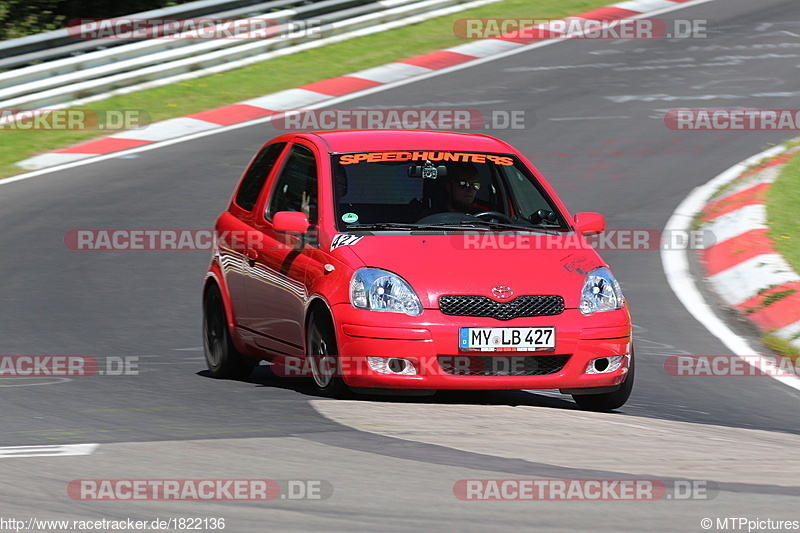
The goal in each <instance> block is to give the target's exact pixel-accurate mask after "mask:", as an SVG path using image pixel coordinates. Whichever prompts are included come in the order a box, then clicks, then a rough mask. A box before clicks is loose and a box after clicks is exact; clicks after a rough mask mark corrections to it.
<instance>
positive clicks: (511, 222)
mask: <svg viewBox="0 0 800 533" xmlns="http://www.w3.org/2000/svg"><path fill="white" fill-rule="evenodd" d="M332 175H333V178H334V180H333V181H334V186H335V195H334V198H335V202H336V221H337V228H338V229H339V231H348V232H352V231H359V230H364V231H376V230H378V231H379V230H392V229H394V230H404V229H411V230H413V229H423V228H430V227H435V228H439V229H442V228H443V229H449V228H454V229H458V228H465V229H472V228H484V227H485V228H489V229H492V228H509V227H510V228H514V229H528V230H532V231H533V230H545V229H546V230H561V231H564V230H567V229H568V226H567V225H566V224H565V222H564V219H563V217H562V215H561V213H560V212H558V210H557V209H556V207H555V206H554V204H553V202H552V201H551V200H550V199H549V197H548V196H547V195H546V193H545V192H544V190H543V189H542V188H541V186H540V185H539V184H538V183H537V181H536V178H535V177H534V176H533V175H531V173H530V172H529V171H528V169H527V168H526V167H525V166H524V165H523V164H522V163H521V162H520V161H518V160H517V159H516V158H515V157H514V156H512V155H508V154H479V153H472V152H431V151H424V152H410V151H403V152H388V151H387V152H370V153H355V154H342V155H337V156H334V158H333V169H332Z"/></svg>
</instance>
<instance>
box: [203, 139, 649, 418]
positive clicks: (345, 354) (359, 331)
mask: <svg viewBox="0 0 800 533" xmlns="http://www.w3.org/2000/svg"><path fill="white" fill-rule="evenodd" d="M604 227H605V220H604V218H603V217H602V216H601V215H599V214H597V213H578V214H576V215H574V216H573V215H571V214H570V213H569V212H568V211H567V209H566V208H565V207H564V205H563V204H562V203H561V201H560V200H559V199H558V197H557V196H556V194H555V191H554V190H553V189H552V188H551V187H550V185H549V184H548V183H547V182H546V181H545V180H544V178H543V177H542V176H541V174H539V172H538V171H537V170H536V168H534V167H533V165H531V163H530V162H529V161H528V160H527V159H526V158H525V157H524V156H523V155H522V154H521V153H520V152H518V151H517V150H515V149H514V148H513V147H511V146H509V145H508V144H506V143H505V142H503V141H501V140H498V139H495V138H493V137H489V136H486V135H475V134H460V133H444V132H426V131H398V130H386V131H383V130H381V131H334V132H324V133H290V134H285V135H281V136H280V137H277V138H275V139H273V140H272V141H270V142H269V143H267V144H266V145H265V146H264V147H263V148H262V149H261V150H260V151H259V152H258V153H257V154H256V155H255V157H254V158H253V159H252V161H251V162H250V164H249V166H248V168H247V170H246V171H245V172H244V175H243V176H242V178H241V180H240V182H239V185H238V187H237V188H236V190H235V192H234V194H233V197H232V198H231V201H230V205H229V207H228V210H227V211H226V212H225V213H223V214H222V215H221V216H220V217H219V219H218V220H217V223H216V230H217V241H216V244H215V248H214V252H213V258H212V260H211V266H210V268H209V271H208V275H207V276H206V280H205V285H204V289H203V310H204V344H205V355H206V360H207V362H208V366H209V369H210V371H211V374H212V375H213V376H215V377H243V376H246V375H248V374H249V373H250V371H251V370H252V368H253V366H254V365H256V364H257V363H258V361H259V360H261V359H266V360H268V361H271V362H272V364H273V368H274V370H275V371H276V373H278V374H283V375H287V376H292V375H297V376H302V375H305V376H312V377H313V379H314V383H315V384H316V387H317V388H318V390H319V391H320V392H321V393H323V394H326V395H330V396H340V395H343V394H345V393H349V392H352V391H355V392H381V389H382V390H383V392H387V391H391V390H394V392H399V393H406V394H415V393H416V394H419V393H423V394H424V393H430V392H431V391H435V390H438V389H490V390H500V389H560V390H561V392H562V393H565V394H571V395H572V396H573V397H574V399H575V401H576V402H577V403H578V404H579V405H580V406H581V407H583V408H585V409H592V410H609V409H615V408H618V407H620V406H622V405H623V404H624V403H625V402H626V401H627V399H628V397H629V395H630V392H631V388H632V386H633V370H634V365H633V346H632V339H631V320H630V314H629V312H628V308H627V304H626V303H625V300H624V298H623V296H622V292H621V291H620V287H619V284H618V283H617V280H616V279H615V278H614V276H613V275H612V273H611V271H610V270H609V268H608V266H607V265H606V264H605V263H604V262H603V260H602V259H601V258H600V256H599V255H598V254H597V252H596V251H595V250H594V249H593V248H592V247H591V246H590V245H589V244H588V243H587V242H586V240H585V239H584V236H585V235H593V234H597V233H600V232H602V231H603V230H604Z"/></svg>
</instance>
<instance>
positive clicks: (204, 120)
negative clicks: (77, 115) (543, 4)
mask: <svg viewBox="0 0 800 533" xmlns="http://www.w3.org/2000/svg"><path fill="white" fill-rule="evenodd" d="M705 1H707V0H628V1H624V2H619V3H616V4H613V5H610V6H607V7H603V8H600V9H595V10H592V11H587V12H585V13H580V14H578V15H574V16H572V17H566V18H565V20H569V19H574V18H579V19H585V20H596V21H604V22H613V21H621V20H626V19H631V18H637V17H640V16H642V15H645V14H651V13H654V12H656V11H662V10H670V9H674V8H676V7H677V6H679V5H680V4H690V3H702V2H705ZM550 31H552V33H553V34H554V37H556V39H553V40H550V41H544V42H556V41H557V40H558V39H559V38H561V37H563V35H564V33H563V32H558V31H554V30H550ZM539 42H542V41H541V40H539V39H524V38H519V37H517V36H515V37H509V38H507V39H506V38H496V39H483V40H479V41H473V42H469V43H466V44H462V45H459V46H454V47H451V48H447V49H445V50H439V51H437V52H431V53H429V54H425V55H421V56H417V57H412V58H409V59H404V60H402V61H398V62H395V63H389V64H387V65H382V66H379V67H375V68H370V69H367V70H362V71H360V72H354V73H352V74H348V75H347V76H340V77H338V78H333V79H329V80H324V81H319V82H315V83H311V84H308V85H304V86H302V87H298V88H296V89H288V90H285V91H280V92H277V93H274V94H270V95H267V96H262V97H259V98H254V99H252V100H246V101H244V102H239V103H236V104H232V105H228V106H224V107H220V108H217V109H212V110H210V111H203V112H200V113H195V114H193V115H189V116H187V117H181V118H173V119H169V120H164V121H162V122H156V123H154V124H151V125H150V126H148V127H147V128H144V129H141V130H128V131H124V132H121V133H117V134H114V135H111V136H109V137H103V138H100V139H95V140H92V141H88V142H85V143H82V144H78V145H76V146H71V147H69V148H64V149H62V150H57V151H55V152H51V153H47V154H42V155H38V156H35V157H32V158H29V159H25V160H23V161H20V162H18V163H17V166H19V167H21V168H24V169H26V170H35V169H40V168H46V167H52V166H56V165H61V164H64V163H71V162H73V161H79V160H82V159H87V158H91V157H96V156H99V155H105V154H110V153H114V152H122V151H124V150H129V149H131V148H138V147H141V146H145V145H150V144H155V143H158V142H163V141H167V140H172V139H176V138H179V137H184V136H187V135H192V134H195V133H199V132H203V131H208V130H213V129H216V128H222V127H226V126H231V125H235V124H242V123H246V122H250V121H253V120H258V119H263V118H265V117H269V116H271V115H275V114H278V113H281V112H283V111H288V110H294V109H304V108H307V107H308V106H311V105H314V104H319V103H321V102H324V101H326V100H331V99H334V98H338V97H341V96H344V95H351V94H355V93H358V92H361V91H364V90H368V89H372V88H374V87H378V86H381V85H386V84H389V83H396V82H399V81H403V80H410V79H412V78H416V77H420V76H425V75H428V74H430V73H431V72H434V71H437V70H442V69H446V68H450V67H454V66H456V65H464V64H467V63H470V62H473V61H479V60H484V59H486V58H490V57H492V56H496V55H500V54H505V53H507V52H509V51H511V50H517V49H520V48H522V47H525V46H528V45H531V44H534V43H539Z"/></svg>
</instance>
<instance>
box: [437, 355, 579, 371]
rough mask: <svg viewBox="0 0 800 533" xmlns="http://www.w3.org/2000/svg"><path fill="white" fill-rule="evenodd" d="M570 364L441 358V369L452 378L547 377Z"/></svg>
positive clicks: (545, 358)
mask: <svg viewBox="0 0 800 533" xmlns="http://www.w3.org/2000/svg"><path fill="white" fill-rule="evenodd" d="M568 360H569V355H512V356H492V355H440V356H439V366H440V367H441V368H442V371H443V372H444V373H445V374H450V375H453V376H546V375H548V374H555V373H556V372H560V371H561V369H562V368H564V365H566V364H567V361H568Z"/></svg>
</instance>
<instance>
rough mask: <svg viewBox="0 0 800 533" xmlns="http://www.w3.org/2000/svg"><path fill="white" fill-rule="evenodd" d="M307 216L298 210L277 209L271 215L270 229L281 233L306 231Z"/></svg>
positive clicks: (302, 233) (301, 232)
mask: <svg viewBox="0 0 800 533" xmlns="http://www.w3.org/2000/svg"><path fill="white" fill-rule="evenodd" d="M308 226H309V223H308V217H307V216H306V215H305V213H301V212H300V211H278V212H277V213H275V215H274V216H273V217H272V229H274V230H275V231H280V232H283V233H299V234H301V235H304V234H306V233H308Z"/></svg>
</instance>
